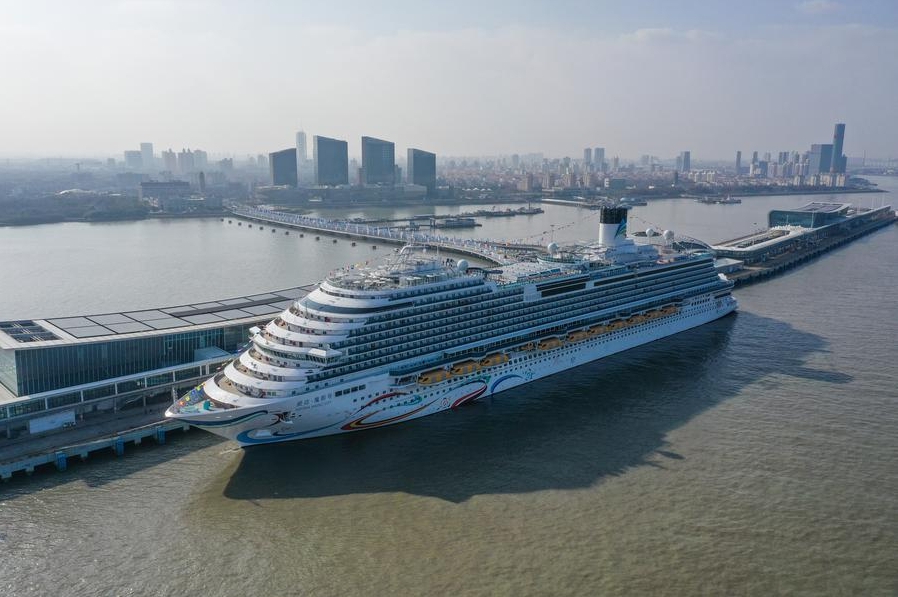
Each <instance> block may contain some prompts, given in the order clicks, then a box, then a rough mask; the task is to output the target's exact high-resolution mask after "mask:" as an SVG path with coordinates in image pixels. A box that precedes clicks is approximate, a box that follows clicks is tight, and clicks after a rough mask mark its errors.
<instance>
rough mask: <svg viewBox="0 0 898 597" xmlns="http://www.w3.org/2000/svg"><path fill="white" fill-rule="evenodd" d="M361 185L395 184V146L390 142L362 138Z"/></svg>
mask: <svg viewBox="0 0 898 597" xmlns="http://www.w3.org/2000/svg"><path fill="white" fill-rule="evenodd" d="M362 183H363V184H377V185H392V184H395V183H396V146H395V145H394V144H393V143H391V142H390V141H384V140H382V139H375V138H374V137H362Z"/></svg>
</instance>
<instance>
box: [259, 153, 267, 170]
mask: <svg viewBox="0 0 898 597" xmlns="http://www.w3.org/2000/svg"><path fill="white" fill-rule="evenodd" d="M256 165H258V166H259V168H264V169H266V170H268V156H267V155H265V154H262V153H260V154H259V155H257V156H256Z"/></svg>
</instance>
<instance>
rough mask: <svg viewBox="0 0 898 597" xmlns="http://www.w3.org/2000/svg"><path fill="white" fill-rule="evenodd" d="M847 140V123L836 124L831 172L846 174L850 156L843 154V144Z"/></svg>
mask: <svg viewBox="0 0 898 597" xmlns="http://www.w3.org/2000/svg"><path fill="white" fill-rule="evenodd" d="M844 142H845V124H844V123H841V122H840V123H838V124H836V128H835V130H833V159H832V165H831V166H830V172H832V173H833V174H845V166H846V165H847V162H848V158H846V157H845V156H844V155H843V154H842V144H843V143H844Z"/></svg>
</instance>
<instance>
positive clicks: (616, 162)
mask: <svg viewBox="0 0 898 597" xmlns="http://www.w3.org/2000/svg"><path fill="white" fill-rule="evenodd" d="M618 170H620V158H619V157H617V156H614V157H613V158H611V171H612V172H617V171H618Z"/></svg>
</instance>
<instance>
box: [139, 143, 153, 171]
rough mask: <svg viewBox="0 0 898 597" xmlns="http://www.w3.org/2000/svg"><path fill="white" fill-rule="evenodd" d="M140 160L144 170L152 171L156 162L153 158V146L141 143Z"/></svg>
mask: <svg viewBox="0 0 898 597" xmlns="http://www.w3.org/2000/svg"><path fill="white" fill-rule="evenodd" d="M140 160H141V162H143V169H144V170H152V169H153V166H155V165H156V160H155V159H154V158H153V144H152V143H141V144H140Z"/></svg>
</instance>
